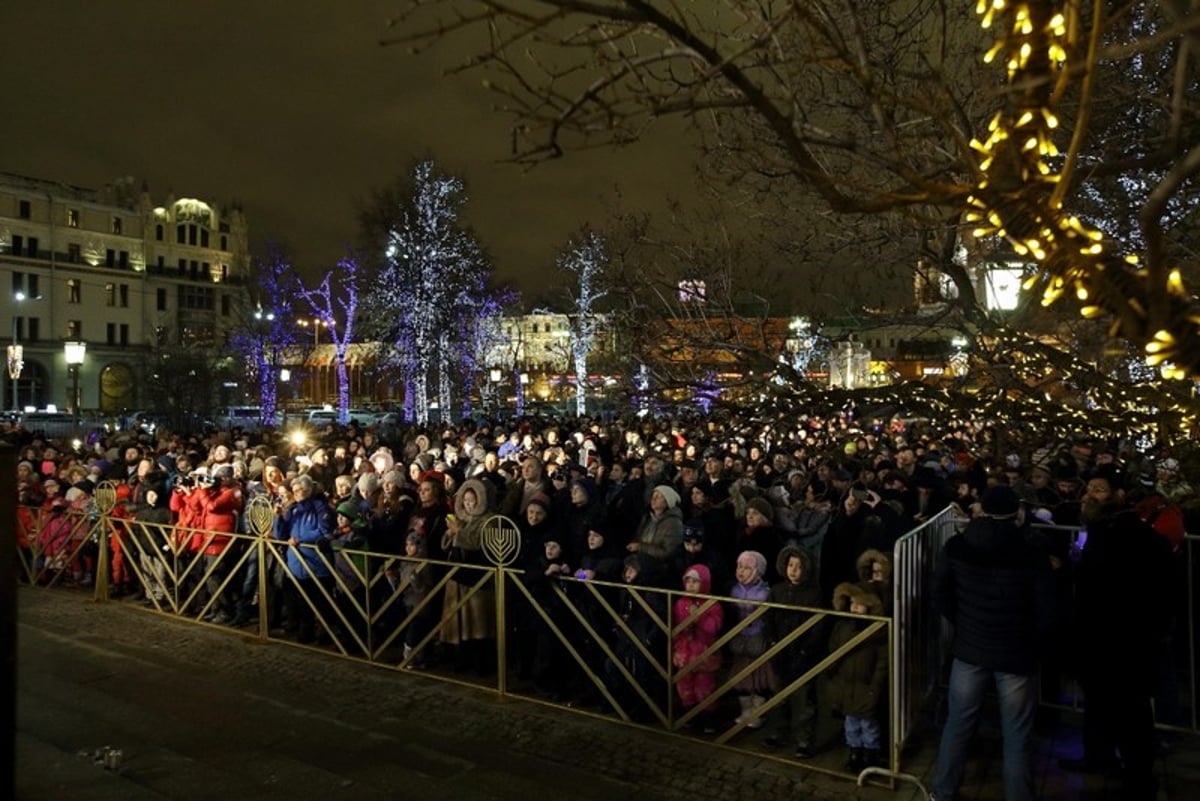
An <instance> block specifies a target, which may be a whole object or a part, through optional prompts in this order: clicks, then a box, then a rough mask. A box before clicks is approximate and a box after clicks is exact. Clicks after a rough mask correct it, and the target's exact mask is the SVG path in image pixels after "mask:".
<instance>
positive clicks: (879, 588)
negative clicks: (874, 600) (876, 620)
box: [855, 548, 893, 615]
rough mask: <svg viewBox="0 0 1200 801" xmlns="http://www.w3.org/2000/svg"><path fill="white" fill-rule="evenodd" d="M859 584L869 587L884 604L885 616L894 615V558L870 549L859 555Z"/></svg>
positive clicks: (856, 564)
mask: <svg viewBox="0 0 1200 801" xmlns="http://www.w3.org/2000/svg"><path fill="white" fill-rule="evenodd" d="M855 567H857V568H858V582H859V584H861V585H863V586H864V587H869V588H870V589H873V590H874V591H875V594H876V595H878V596H879V600H880V601H881V602H883V614H884V615H890V614H891V613H892V596H893V592H892V557H891V556H889V555H888V554H887V553H886V552H884V551H880V550H876V549H875V548H868V549H867V550H865V551H863V552H862V553H861V554H859V555H858V561H857V562H856V563H855Z"/></svg>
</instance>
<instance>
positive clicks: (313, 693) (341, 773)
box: [16, 588, 1200, 801]
mask: <svg viewBox="0 0 1200 801" xmlns="http://www.w3.org/2000/svg"><path fill="white" fill-rule="evenodd" d="M19 602H20V611H19V621H20V625H19V632H18V636H19V650H18V654H19V660H20V661H19V680H18V723H17V728H18V730H17V765H18V772H17V781H16V786H17V790H18V798H19V799H21V801H41V800H42V799H45V800H46V801H61V800H63V799H71V801H93V800H94V801H114V800H115V799H123V800H128V801H142V799H171V800H172V801H175V800H176V799H178V800H180V801H185V800H186V801H190V799H197V801H199V800H200V799H204V800H206V801H207V800H208V799H213V798H229V799H276V798H278V799H289V801H306V799H320V800H321V801H332V800H333V799H337V798H346V799H354V801H369V800H370V799H376V798H378V799H394V798H404V799H406V800H407V799H415V800H416V801H421V800H422V799H426V798H428V799H434V798H436V799H439V801H444V799H445V798H447V797H451V796H448V795H447V793H452V794H453V796H452V797H454V798H456V799H464V801H473V800H474V799H503V800H505V801H507V799H513V800H514V801H516V800H517V799H519V800H520V801H529V799H530V797H531V796H532V795H534V794H539V793H540V794H545V793H547V792H552V793H554V794H555V795H556V796H563V797H568V796H569V797H571V798H573V799H582V800H583V801H589V800H590V799H597V800H599V799H613V798H626V797H630V796H631V795H634V794H636V797H637V798H638V799H639V801H684V799H686V800H687V801H697V799H721V801H733V799H743V798H754V797H759V798H769V799H776V798H791V797H801V798H806V799H807V798H811V799H816V800H817V801H821V800H822V799H835V798H860V799H864V800H865V801H873V800H874V799H879V800H880V801H882V800H883V799H892V800H894V801H922V800H923V799H924V797H925V796H924V793H923V791H922V790H921V789H920V788H919V787H918V786H917V785H915V784H908V783H904V784H901V785H899V786H898V787H897V789H896V790H895V791H891V790H887V789H885V788H878V787H864V788H858V787H856V786H855V785H854V784H853V783H852V782H850V781H847V780H845V779H841V778H837V777H833V776H829V775H826V774H824V773H821V772H819V771H815V770H805V769H802V768H799V767H797V766H796V765H794V764H790V763H787V762H783V761H778V760H775V759H772V758H771V757H770V756H769V755H768V754H767V753H766V752H760V751H758V750H757V749H756V748H754V747H753V744H751V749H750V750H749V751H748V752H747V751H739V750H733V749H726V748H719V747H714V746H712V745H709V744H706V743H700V742H696V741H693V740H690V739H688V738H683V737H677V736H673V735H668V734H663V733H661V732H656V731H650V730H646V729H641V728H637V727H630V726H623V725H619V724H616V723H612V722H610V721H608V720H605V719H601V718H599V717H595V716H588V715H583V714H578V713H574V712H570V711H565V710H561V709H557V708H553V707H550V706H548V705H544V704H539V703H536V702H532V701H527V700H520V699H512V698H508V699H500V698H498V697H497V696H496V695H495V693H494V692H485V691H482V690H478V689H475V688H471V687H464V686H461V685H459V684H455V683H451V682H446V681H438V680H436V679H433V678H430V677H428V676H423V675H420V674H415V673H411V672H398V671H394V670H387V669H383V668H380V667H377V666H371V665H366V664H362V663H358V662H354V661H350V660H344V659H339V658H335V657H332V656H330V655H328V654H324V653H320V652H316V651H314V650H311V649H307V648H300V647H290V646H288V645H284V644H280V643H268V644H263V643H260V642H257V641H256V640H253V639H250V638H247V637H244V636H240V635H239V634H237V633H235V632H233V631H231V630H228V629H219V628H215V627H207V626H199V625H195V624H190V623H184V622H181V621H178V620H175V619H172V618H168V617H164V616H160V615H156V614H153V613H150V612H147V611H145V610H143V609H142V608H141V607H140V606H137V605H133V604H127V603H119V602H115V603H109V604H95V603H92V602H90V601H88V600H87V599H85V598H84V597H83V596H80V595H77V594H74V593H71V592H66V591H44V590H34V589H30V588H22V590H21V592H20V593H19ZM1077 723H1078V722H1077V721H1072V720H1064V721H1060V720H1058V717H1057V716H1055V715H1047V716H1045V719H1044V720H1043V721H1042V722H1041V724H1040V725H1039V737H1038V746H1037V751H1038V766H1039V773H1038V779H1039V792H1040V795H1041V797H1042V798H1044V799H1062V800H1063V801H1068V800H1073V799H1089V800H1090V799H1105V798H1114V799H1115V798H1116V797H1117V795H1116V792H1115V791H1116V787H1115V785H1113V784H1111V783H1110V782H1108V781H1106V780H1105V779H1104V777H1080V776H1074V775H1069V774H1064V773H1063V772H1062V771H1060V770H1059V769H1058V767H1057V764H1056V759H1057V757H1058V756H1059V755H1061V754H1066V753H1071V752H1072V751H1073V750H1074V748H1075V743H1076V741H1077V738H1078V727H1077ZM105 747H110V748H116V749H119V750H120V751H121V757H120V767H119V769H117V770H106V769H105V768H104V767H102V766H101V765H99V764H97V759H98V758H100V757H101V755H102V753H103V749H104V748H105ZM935 748H936V732H935V731H931V732H930V733H929V734H928V736H926V737H925V738H924V739H923V740H921V741H919V742H918V744H917V747H916V748H915V750H914V752H913V754H911V755H910V756H909V758H908V760H907V762H906V766H907V769H908V770H910V771H912V772H913V773H914V774H915V775H916V776H917V777H918V778H919V779H921V780H922V781H925V780H927V779H928V776H929V773H930V771H931V763H932V761H933V752H934V749H935ZM842 758H843V756H842V753H841V751H840V749H838V750H836V751H835V750H832V749H831V750H830V751H829V752H828V753H826V754H824V755H822V756H821V757H819V759H818V760H817V762H818V764H826V765H829V766H830V767H836V766H837V764H838V763H839V762H840V761H841V759H842ZM823 760H824V762H822V761H823ZM1159 770H1160V778H1161V779H1162V784H1163V789H1162V792H1160V798H1163V799H1194V798H1200V743H1198V742H1197V739H1196V738H1192V737H1180V738H1177V739H1174V740H1173V741H1172V743H1171V747H1170V748H1169V750H1168V751H1167V752H1166V755H1165V756H1164V758H1163V759H1161V760H1160V763H1159ZM963 798H964V799H969V800H972V801H999V800H1000V799H1003V790H1002V787H1001V785H1000V745H999V733H998V731H997V730H996V727H995V726H990V727H985V730H984V731H982V732H981V737H980V740H979V744H978V748H977V749H976V757H975V759H973V761H972V763H971V766H970V769H969V771H968V779H967V785H966V786H965V787H964V792H963Z"/></svg>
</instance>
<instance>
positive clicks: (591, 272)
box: [558, 230, 608, 417]
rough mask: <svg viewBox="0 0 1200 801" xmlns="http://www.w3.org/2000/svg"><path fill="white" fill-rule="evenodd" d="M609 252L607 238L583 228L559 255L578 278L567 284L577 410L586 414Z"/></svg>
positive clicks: (564, 266) (560, 263) (563, 267)
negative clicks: (591, 357) (598, 308)
mask: <svg viewBox="0 0 1200 801" xmlns="http://www.w3.org/2000/svg"><path fill="white" fill-rule="evenodd" d="M607 265H608V253H607V252H606V250H605V243H604V238H603V237H602V236H600V235H599V234H597V233H596V232H594V231H588V230H584V231H583V232H582V233H580V235H579V236H578V237H577V238H576V239H573V240H572V241H571V242H570V243H568V245H567V249H566V250H565V251H564V252H563V253H562V254H560V255H559V257H558V267H559V269H561V270H564V271H566V272H568V273H571V274H572V275H573V276H574V278H575V279H576V281H575V282H574V283H573V284H569V285H568V286H567V292H568V293H570V295H571V306H572V308H571V310H570V311H569V312H568V316H569V318H570V321H571V360H572V362H573V366H574V368H575V413H576V414H577V415H579V416H581V417H582V416H583V415H585V414H587V390H588V386H587V382H588V354H589V353H591V352H592V349H593V348H594V347H595V345H596V323H597V317H596V310H595V305H596V302H597V301H599V300H600V299H602V298H603V297H604V296H605V295H607V294H608V289H607V288H606V287H605V286H604V268H605V267H606V266H607Z"/></svg>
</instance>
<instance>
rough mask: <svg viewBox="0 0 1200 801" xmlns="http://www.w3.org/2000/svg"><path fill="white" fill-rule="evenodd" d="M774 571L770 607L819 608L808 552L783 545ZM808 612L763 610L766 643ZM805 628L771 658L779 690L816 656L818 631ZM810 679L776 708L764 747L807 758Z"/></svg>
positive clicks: (812, 729) (812, 709) (812, 705)
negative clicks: (786, 748)
mask: <svg viewBox="0 0 1200 801" xmlns="http://www.w3.org/2000/svg"><path fill="white" fill-rule="evenodd" d="M776 570H778V572H779V575H780V576H782V577H783V580H782V581H780V582H778V583H777V584H775V585H774V586H773V587H771V593H770V595H769V596H768V599H769V600H770V601H771V603H775V604H785V605H786V606H787V607H808V608H810V609H811V608H816V607H820V606H821V585H820V583H819V582H818V581H817V578H816V575H815V574H814V571H813V569H812V558H811V557H810V556H809V553H808V551H806V550H804V549H803V548H800V547H798V546H796V545H785V546H784V547H783V549H782V550H780V552H779V557H778V558H777V560H776ZM813 614H814V613H813V612H810V611H807V610H805V609H801V608H775V607H773V608H772V609H771V610H770V611H769V612H767V630H768V639H769V641H770V642H771V643H772V644H773V643H776V642H779V641H780V640H783V639H784V638H786V637H787V636H788V635H789V634H791V633H792V632H793V631H796V630H797V629H799V628H800V627H801V626H803V625H804V624H805V623H806V622H807V621H808V620H809V619H810V618H811V617H812V616H813ZM820 627H821V624H820V623H818V624H817V625H816V626H813V627H812V628H810V629H808V631H806V632H805V633H804V634H802V635H800V636H799V637H797V638H795V639H793V640H792V641H791V642H790V643H788V644H787V645H786V646H785V647H784V648H783V650H782V651H780V652H779V654H778V655H776V657H775V659H774V667H775V673H776V675H777V676H778V677H779V683H780V686H781V687H784V688H786V687H787V686H788V685H790V684H791V683H792V682H794V681H795V680H796V679H798V678H800V677H801V676H803V675H804V674H805V673H807V672H808V671H809V670H810V669H812V667H813V665H815V664H816V663H817V662H818V661H819V660H820V658H821V653H820V650H821V649H820V643H822V642H823V641H824V639H825V638H824V637H823V636H822V632H820V631H817V630H816V629H818V628H820ZM815 686H816V681H815V680H810V681H809V682H808V683H807V684H805V685H803V686H801V687H800V688H798V689H797V690H796V691H795V692H793V693H792V694H791V695H790V696H788V698H787V700H786V701H784V702H783V703H782V704H780V705H779V706H778V707H777V708H778V710H779V715H778V723H777V725H776V726H775V731H774V732H773V733H772V734H770V735H769V736H768V737H767V738H766V739H765V740H764V741H763V742H764V744H765V745H766V746H767V747H769V748H778V747H780V746H782V745H784V744H785V743H788V742H789V741H791V742H793V743H794V744H795V747H796V751H795V755H796V757H797V758H798V759H811V758H812V756H813V753H814V748H813V746H814V743H815V734H816V722H817V714H816V713H817V704H816V696H815V693H814V692H813V688H814V687H815Z"/></svg>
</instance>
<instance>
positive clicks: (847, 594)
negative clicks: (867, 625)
mask: <svg viewBox="0 0 1200 801" xmlns="http://www.w3.org/2000/svg"><path fill="white" fill-rule="evenodd" d="M852 601H857V602H858V603H860V604H862V605H863V606H865V607H866V608H867V614H869V615H882V614H883V601H882V600H881V599H880V597H879V596H878V595H877V594H876V593H875V591H874V590H870V589H867V588H866V587H863V586H861V585H858V584H851V583H850V582H849V581H843V582H842V583H841V584H839V585H837V589H835V590H834V591H833V608H834V609H836V610H837V611H839V612H849V611H850V603H851V602H852Z"/></svg>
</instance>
